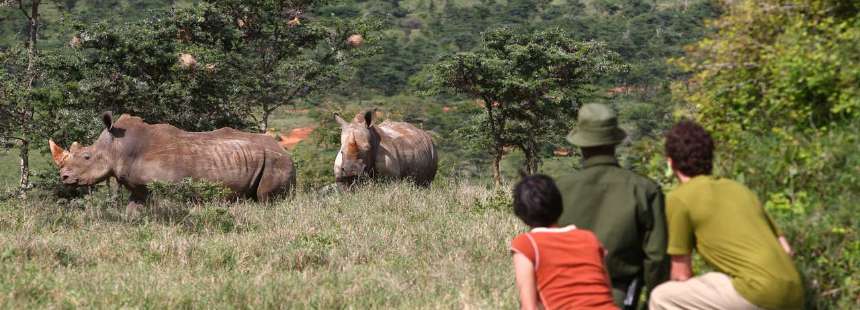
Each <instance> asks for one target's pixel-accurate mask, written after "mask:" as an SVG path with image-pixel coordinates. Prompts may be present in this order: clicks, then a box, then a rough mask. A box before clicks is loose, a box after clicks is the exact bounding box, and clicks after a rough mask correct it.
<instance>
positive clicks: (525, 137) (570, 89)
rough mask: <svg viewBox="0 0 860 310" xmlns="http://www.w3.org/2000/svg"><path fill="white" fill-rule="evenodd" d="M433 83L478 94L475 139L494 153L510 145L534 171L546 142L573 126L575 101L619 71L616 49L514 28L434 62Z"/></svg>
mask: <svg viewBox="0 0 860 310" xmlns="http://www.w3.org/2000/svg"><path fill="white" fill-rule="evenodd" d="M431 70H432V72H433V76H432V81H431V86H430V87H431V88H432V89H435V90H437V91H443V90H453V91H454V92H455V93H458V94H463V95H466V96H468V97H470V98H474V99H479V100H482V102H483V103H482V104H483V107H484V113H485V117H484V118H483V119H479V120H480V122H476V123H477V124H475V126H476V128H475V129H476V130H477V131H478V132H480V135H483V136H485V137H486V138H484V139H480V140H478V141H475V142H479V143H480V142H484V143H486V142H488V141H491V144H489V145H484V146H485V147H486V148H487V149H489V150H490V151H491V153H494V155H496V156H501V154H502V152H503V147H505V146H509V145H510V146H515V147H517V148H519V149H520V150H522V151H523V153H524V154H525V155H526V165H525V168H526V169H527V170H528V171H529V172H531V173H534V172H536V171H537V168H538V164H539V162H540V156H539V155H540V152H541V151H542V148H543V146H544V145H545V144H547V143H550V142H552V141H558V140H560V139H561V137H563V136H564V135H565V134H566V133H567V132H568V131H569V130H570V127H571V119H573V118H574V116H575V115H576V112H577V111H578V107H579V106H580V105H581V104H582V103H583V101H586V100H588V99H589V98H591V97H592V96H593V93H594V90H595V87H594V85H593V84H594V83H595V82H596V81H597V80H598V79H599V78H601V77H603V76H606V75H608V74H613V73H616V72H619V71H622V70H624V66H623V65H621V64H620V61H619V59H618V55H617V54H616V53H613V52H611V51H609V50H607V49H606V47H605V45H604V44H602V43H599V42H579V41H576V40H574V39H572V38H571V37H570V36H568V35H567V33H565V32H564V31H562V30H560V29H554V30H547V31H540V32H535V33H518V32H515V31H513V30H511V29H507V28H502V29H498V30H494V31H491V32H487V33H486V34H484V40H483V41H482V42H481V45H480V47H479V48H477V49H476V50H475V51H473V52H468V53H459V54H456V55H454V56H453V57H449V58H448V59H445V60H443V61H442V62H440V63H438V64H436V65H434V66H433V67H432V68H431Z"/></svg>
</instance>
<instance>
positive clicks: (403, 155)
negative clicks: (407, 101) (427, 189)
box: [375, 122, 437, 183]
mask: <svg viewBox="0 0 860 310" xmlns="http://www.w3.org/2000/svg"><path fill="white" fill-rule="evenodd" d="M376 128H377V133H378V134H379V138H380V142H379V146H380V147H379V150H378V152H377V155H376V163H375V164H376V168H377V170H378V171H379V172H380V173H382V174H383V175H385V176H390V177H411V178H414V179H415V181H417V182H419V183H423V182H425V181H426V182H429V181H432V180H433V177H435V175H436V165H437V157H436V150H435V148H434V146H433V140H432V138H431V137H430V134H428V133H427V132H426V131H424V130H421V129H418V128H417V127H415V126H413V125H412V124H409V123H404V122H383V123H382V124H380V125H378V126H376Z"/></svg>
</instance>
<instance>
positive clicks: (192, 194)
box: [146, 178, 233, 204]
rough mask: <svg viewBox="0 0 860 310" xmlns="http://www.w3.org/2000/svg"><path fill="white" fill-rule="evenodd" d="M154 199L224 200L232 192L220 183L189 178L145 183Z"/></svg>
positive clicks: (194, 201) (204, 201)
mask: <svg viewBox="0 0 860 310" xmlns="http://www.w3.org/2000/svg"><path fill="white" fill-rule="evenodd" d="M146 188H147V189H148V190H149V192H150V194H151V197H152V199H153V200H155V201H162V202H168V201H171V202H175V203H191V204H201V203H206V202H212V201H219V200H224V199H226V198H228V197H230V196H231V195H232V194H233V192H232V191H231V190H230V189H229V188H227V187H226V186H224V185H223V184H221V183H213V182H209V181H204V180H194V179H191V178H185V179H182V180H181V181H179V182H176V183H166V182H152V183H149V184H147V185H146Z"/></svg>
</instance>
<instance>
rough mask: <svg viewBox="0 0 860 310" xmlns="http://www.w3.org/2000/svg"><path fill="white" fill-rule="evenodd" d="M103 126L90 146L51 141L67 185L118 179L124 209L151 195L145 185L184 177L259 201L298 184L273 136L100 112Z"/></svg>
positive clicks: (235, 195) (290, 161) (55, 157)
mask: <svg viewBox="0 0 860 310" xmlns="http://www.w3.org/2000/svg"><path fill="white" fill-rule="evenodd" d="M102 121H103V122H104V126H105V128H104V130H102V132H101V134H100V135H99V137H98V139H97V140H96V141H95V142H94V143H93V145H90V146H81V145H80V144H78V143H77V142H75V143H72V145H71V146H70V147H69V149H68V150H65V149H63V148H62V147H60V146H59V145H57V144H56V143H54V141H53V140H49V141H48V144H49V146H50V148H51V157H52V158H53V160H54V163H55V164H56V165H57V166H58V167H59V170H60V180H61V181H62V183H63V184H65V185H69V186H89V185H94V184H97V183H99V182H102V181H104V180H106V179H108V178H115V179H116V180H117V182H118V183H119V184H121V185H122V186H124V187H125V188H127V189H128V190H129V191H130V192H131V197H130V201H129V204H128V207H127V209H126V211H127V212H129V213H134V212H136V210H137V208H138V207H139V206H140V205H142V204H143V203H144V202H145V201H146V199H147V196H148V191H147V184H149V183H151V182H154V181H160V182H178V181H180V180H182V179H184V178H192V179H196V180H205V181H210V182H217V183H221V184H223V185H224V186H226V187H227V188H229V189H230V190H231V191H232V193H233V194H234V198H238V197H247V198H251V199H253V200H257V201H262V202H265V201H268V200H269V199H270V198H272V197H274V196H276V195H279V194H284V193H288V192H290V191H291V189H292V188H293V186H294V185H295V183H296V170H295V168H294V166H293V161H292V160H291V159H290V156H289V154H287V152H286V150H284V148H282V147H281V146H280V145H279V144H278V143H277V142H276V141H275V139H273V138H272V137H269V136H266V135H263V134H252V133H247V132H242V131H239V130H236V129H233V128H221V129H218V130H214V131H207V132H187V131H184V130H181V129H179V128H176V127H173V126H171V125H168V124H148V123H145V122H144V121H143V119H141V118H140V117H135V116H131V115H128V114H123V115H122V116H120V117H119V119H116V120H115V121H114V119H113V114H112V113H110V112H106V113H104V114H103V115H102Z"/></svg>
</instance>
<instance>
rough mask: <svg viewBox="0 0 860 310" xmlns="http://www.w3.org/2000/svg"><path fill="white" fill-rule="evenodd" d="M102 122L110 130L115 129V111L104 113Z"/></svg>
mask: <svg viewBox="0 0 860 310" xmlns="http://www.w3.org/2000/svg"><path fill="white" fill-rule="evenodd" d="M102 122H103V123H104V124H105V128H106V129H107V130H108V131H110V130H111V129H113V113H112V112H111V111H107V112H104V113H102Z"/></svg>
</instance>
